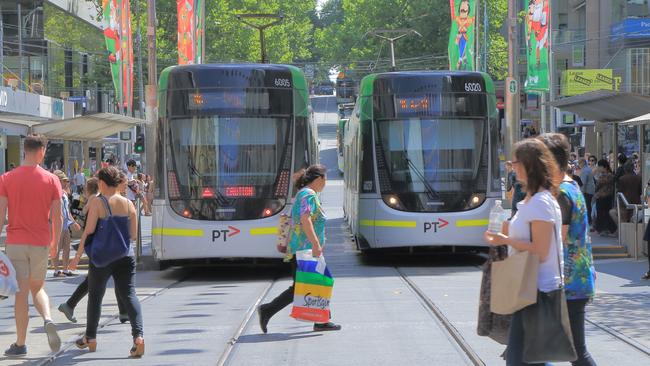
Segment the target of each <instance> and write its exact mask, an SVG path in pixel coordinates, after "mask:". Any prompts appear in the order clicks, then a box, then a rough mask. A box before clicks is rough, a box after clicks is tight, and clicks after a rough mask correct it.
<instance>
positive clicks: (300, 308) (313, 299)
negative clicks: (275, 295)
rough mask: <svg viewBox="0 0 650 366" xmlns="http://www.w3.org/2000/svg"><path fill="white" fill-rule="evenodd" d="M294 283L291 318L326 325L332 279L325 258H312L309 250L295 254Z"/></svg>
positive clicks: (328, 315) (328, 317)
mask: <svg viewBox="0 0 650 366" xmlns="http://www.w3.org/2000/svg"><path fill="white" fill-rule="evenodd" d="M296 261H297V262H298V268H297V269H296V283H295V288H294V295H293V309H292V310H291V316H292V317H294V318H296V319H297V320H302V321H307V322H314V323H326V322H328V321H329V319H330V298H331V297H332V286H334V279H333V278H332V274H331V273H330V271H329V269H327V265H326V264H325V258H324V257H323V256H322V255H321V256H320V257H318V258H314V257H313V256H312V254H311V249H309V250H301V251H298V252H296Z"/></svg>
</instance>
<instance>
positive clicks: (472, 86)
mask: <svg viewBox="0 0 650 366" xmlns="http://www.w3.org/2000/svg"><path fill="white" fill-rule="evenodd" d="M465 91H468V92H480V91H483V89H482V88H481V84H479V83H465Z"/></svg>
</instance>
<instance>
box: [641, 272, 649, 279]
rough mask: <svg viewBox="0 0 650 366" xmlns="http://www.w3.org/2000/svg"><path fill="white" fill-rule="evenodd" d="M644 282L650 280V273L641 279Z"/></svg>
mask: <svg viewBox="0 0 650 366" xmlns="http://www.w3.org/2000/svg"><path fill="white" fill-rule="evenodd" d="M641 279H642V280H650V271H648V272H646V273H645V274H644V275H643V277H641Z"/></svg>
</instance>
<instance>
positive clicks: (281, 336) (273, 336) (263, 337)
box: [237, 331, 323, 343]
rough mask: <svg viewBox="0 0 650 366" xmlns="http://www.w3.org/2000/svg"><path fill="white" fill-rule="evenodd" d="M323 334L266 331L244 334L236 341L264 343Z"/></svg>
mask: <svg viewBox="0 0 650 366" xmlns="http://www.w3.org/2000/svg"><path fill="white" fill-rule="evenodd" d="M322 335H323V334H321V333H314V332H312V331H310V332H298V333H268V334H245V335H242V336H240V337H239V338H238V339H237V343H265V342H283V341H293V340H296V339H301V338H313V337H320V336H322Z"/></svg>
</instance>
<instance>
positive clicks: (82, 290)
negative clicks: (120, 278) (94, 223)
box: [58, 177, 129, 324]
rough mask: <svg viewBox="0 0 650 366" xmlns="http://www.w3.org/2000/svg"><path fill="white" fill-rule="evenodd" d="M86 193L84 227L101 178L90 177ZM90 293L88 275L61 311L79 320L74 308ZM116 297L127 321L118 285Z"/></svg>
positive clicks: (63, 304)
mask: <svg viewBox="0 0 650 366" xmlns="http://www.w3.org/2000/svg"><path fill="white" fill-rule="evenodd" d="M83 191H84V194H85V195H86V204H85V205H84V208H83V210H82V215H83V218H84V224H83V226H84V228H85V227H86V223H87V218H88V209H89V208H90V206H91V204H92V202H93V201H94V200H96V199H98V198H97V194H98V193H99V180H98V179H97V178H94V177H93V178H90V179H88V180H87V181H86V186H85V189H84V190H83ZM87 294H88V276H86V277H85V278H84V280H83V281H82V282H81V283H80V284H79V285H78V286H77V288H76V289H75V290H74V292H73V293H72V295H70V298H69V299H68V300H67V301H66V302H64V303H62V304H61V305H59V308H58V309H59V311H60V312H62V313H63V315H65V317H66V318H67V319H68V320H69V321H71V322H73V323H76V322H77V318H76V317H75V316H74V309H75V308H76V307H77V304H79V301H81V299H83V298H84V296H86V295H87ZM115 298H116V299H117V307H118V309H119V312H120V316H119V319H120V322H121V323H122V324H124V323H126V322H127V321H128V320H129V315H128V314H127V313H126V309H125V308H126V306H124V301H122V299H121V297H120V295H119V293H118V291H117V287H116V288H115Z"/></svg>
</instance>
